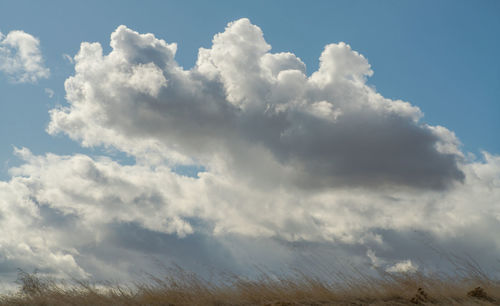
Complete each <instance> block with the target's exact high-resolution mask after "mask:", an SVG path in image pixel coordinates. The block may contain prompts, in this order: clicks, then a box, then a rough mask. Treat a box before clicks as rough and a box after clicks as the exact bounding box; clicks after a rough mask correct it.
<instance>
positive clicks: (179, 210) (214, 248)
mask: <svg viewBox="0 0 500 306" xmlns="http://www.w3.org/2000/svg"><path fill="white" fill-rule="evenodd" d="M270 50H271V46H270V45H269V44H268V43H267V42H266V41H265V40H264V36H263V33H262V31H261V29H260V28H259V27H257V26H255V25H252V24H251V23H250V21H249V20H248V19H241V20H238V21H235V22H232V23H229V24H228V26H227V28H226V29H225V31H224V32H222V33H219V34H217V35H215V36H214V39H213V43H212V46H211V47H210V48H201V49H200V50H199V55H198V60H197V62H196V65H195V66H194V67H193V68H192V69H190V70H185V69H183V68H182V67H180V66H179V65H178V64H177V63H176V61H175V53H176V51H177V46H176V44H175V43H167V42H165V41H164V40H161V39H158V38H156V37H155V36H154V35H153V34H139V33H137V32H135V31H133V30H131V29H128V28H127V27H125V26H120V27H118V28H117V29H116V31H115V32H113V33H112V35H111V52H110V53H108V54H104V53H103V49H102V47H101V45H100V44H98V43H82V45H81V48H80V51H79V52H78V54H77V55H76V56H75V57H74V61H75V74H74V75H73V76H72V77H70V78H68V79H67V80H66V82H65V88H66V95H67V96H66V97H67V101H68V105H67V106H62V107H58V108H55V109H53V110H51V111H50V118H51V119H50V123H49V125H48V127H47V131H48V132H49V133H51V134H57V133H64V134H66V135H68V136H69V137H70V138H72V139H74V140H76V141H78V142H80V143H81V144H82V145H83V146H87V147H95V146H105V147H112V148H115V149H117V150H120V151H123V152H125V153H127V154H129V155H130V156H132V157H134V158H135V160H136V163H134V164H132V165H121V164H119V163H117V162H116V161H113V160H112V159H110V158H109V157H94V158H91V157H89V156H86V155H70V156H58V155H54V154H46V155H41V156H37V155H34V154H32V153H31V152H30V151H29V150H28V149H19V150H17V151H16V152H17V154H18V155H19V156H20V157H21V158H22V159H23V160H24V163H23V164H21V165H20V166H18V167H16V168H13V169H11V172H10V173H11V176H12V178H11V180H10V181H9V182H3V183H2V185H0V192H1V193H3V196H2V199H5V202H2V205H3V206H1V207H0V209H4V210H5V211H6V212H5V213H7V212H8V213H10V214H12V215H13V216H12V218H9V220H10V221H8V224H7V223H5V225H4V226H5V228H7V229H8V232H10V233H15V232H16V231H18V230H19V231H22V232H23V234H22V235H20V236H17V237H16V239H14V238H13V237H14V236H13V234H12V235H10V236H9V235H5V236H4V237H2V238H1V239H4V240H3V241H2V240H0V243H1V246H0V255H2V254H7V252H8V250H14V251H15V252H17V253H19V254H27V255H25V256H24V257H22V256H20V255H19V256H18V255H16V257H15V258H21V259H22V261H21V262H19V263H17V262H14V261H7V265H8V266H9V267H10V266H12V265H14V264H18V265H28V264H29V265H31V266H34V265H36V263H37V260H38V259H39V258H53V261H51V262H48V261H47V260H45V261H41V262H42V264H43V265H45V266H46V269H47V271H48V272H50V273H56V272H54V271H56V269H58V267H59V266H63V267H64V269H63V270H58V273H60V274H67V275H79V276H81V277H87V276H99V275H102V276H103V277H105V276H106V275H107V274H106V273H105V272H110V273H112V275H117V277H123V278H126V277H130V275H131V273H134V272H138V271H137V270H134V267H137V266H138V265H143V266H144V267H146V266H148V265H149V266H151V265H152V262H155V260H153V259H151V258H147V256H145V254H149V255H151V254H153V255H151V256H153V257H156V256H158V257H160V258H162V259H163V260H165V261H169V260H172V261H175V262H178V263H179V262H180V263H181V264H182V263H186V264H188V263H191V264H193V263H195V262H196V263H201V264H202V265H204V266H212V265H213V266H214V267H219V268H227V269H236V270H238V269H240V268H241V267H242V266H245V265H247V264H251V263H258V264H270V265H274V266H276V265H278V263H279V262H280V261H283V262H285V263H287V264H293V265H294V266H297V265H300V264H301V263H302V264H303V266H307V264H306V263H307V260H305V259H304V258H311V257H310V255H311V254H310V253H308V252H310V250H316V251H317V253H316V255H315V256H318V257H319V258H320V259H321V260H323V261H325V262H327V263H332V264H333V261H332V259H331V257H332V256H330V255H331V254H332V252H333V251H332V250H333V249H334V250H335V252H334V253H335V255H336V256H339V257H342V258H349V259H350V260H355V261H357V262H358V263H365V264H370V263H372V264H373V265H383V266H384V268H385V269H387V270H388V271H415V270H416V269H418V267H420V266H421V265H417V264H416V263H415V258H417V257H418V258H426V257H430V255H428V254H427V253H425V251H421V250H420V249H418V248H417V247H415V246H414V245H415V243H414V241H412V239H415V238H416V237H418V234H416V233H425V235H428V236H429V237H430V238H429V239H430V240H431V241H432V243H435V244H439V245H445V246H449V247H450V249H457V248H458V249H460V250H466V251H467V250H474V249H475V248H476V247H478V246H481V247H482V248H483V249H487V250H488V252H484V253H483V254H480V255H478V256H479V257H480V258H479V260H480V261H481V262H485V263H490V262H494V261H495V259H496V256H498V254H500V253H499V251H500V249H499V247H500V240H499V239H498V237H497V236H496V235H495V234H494V233H496V232H498V230H500V222H499V221H500V206H498V203H500V201H499V200H500V157H499V156H495V155H491V154H489V153H487V152H484V153H483V157H482V159H480V160H477V161H474V162H467V161H466V159H465V158H464V154H463V153H462V152H461V150H460V142H459V140H458V139H457V137H456V136H455V135H454V133H453V132H452V131H449V130H448V129H446V128H444V127H441V126H430V125H427V124H425V123H423V122H421V120H422V119H421V118H422V112H421V111H420V110H419V109H418V108H417V107H415V106H413V105H411V104H410V103H408V102H404V101H401V100H391V99H387V98H384V97H383V96H382V95H381V94H379V93H377V92H376V91H375V90H374V89H373V87H371V86H369V85H367V80H368V77H369V76H371V75H372V74H373V71H372V70H371V67H370V64H369V63H368V60H367V59H366V58H365V57H364V56H363V55H361V54H359V53H358V52H356V51H354V50H352V49H351V47H350V46H349V45H347V44H345V43H338V44H330V45H327V46H326V47H325V49H324V51H323V53H322V54H321V56H320V66H319V69H318V71H316V72H313V73H312V74H311V75H309V76H308V75H307V74H306V67H305V64H304V63H303V62H302V61H301V60H300V59H299V58H298V57H296V56H295V55H294V54H292V53H271V52H270ZM179 165H184V166H186V165H187V166H190V165H191V166H196V167H199V168H200V169H204V170H203V171H201V172H199V173H198V175H197V177H187V176H183V175H180V174H178V173H176V172H175V171H174V170H173V169H175V167H177V166H179ZM0 222H7V221H5V220H4V219H0ZM20 224H23V226H24V227H25V228H24V230H21V229H20V227H21V225H20ZM25 224H26V225H25ZM464 233H467V234H466V235H465V236H464ZM9 237H10V238H9ZM39 237H50V239H48V238H47V239H40V238H39ZM470 237H476V238H475V239H469V238H470ZM477 237H479V238H477ZM3 245H5V246H7V247H2V246H3ZM367 249H368V250H369V252H368V253H367V252H366V250H367ZM263 250H265V252H261V251H263ZM22 252H25V253H22ZM186 254H189V255H186ZM325 254H327V255H325ZM375 254H377V256H375ZM2 256H5V255H2ZM304 256H305V257H304ZM249 257H252V258H249ZM9 258H14V257H9ZM23 258H24V259H23ZM116 258H121V260H120V262H119V263H117V262H116ZM221 258H222V259H221ZM12 260H13V259H12ZM252 261H253V262H252ZM193 265H194V266H196V264H193ZM0 268H2V265H0ZM59 269H62V268H59ZM135 269H136V268H135ZM108 275H109V274H108Z"/></svg>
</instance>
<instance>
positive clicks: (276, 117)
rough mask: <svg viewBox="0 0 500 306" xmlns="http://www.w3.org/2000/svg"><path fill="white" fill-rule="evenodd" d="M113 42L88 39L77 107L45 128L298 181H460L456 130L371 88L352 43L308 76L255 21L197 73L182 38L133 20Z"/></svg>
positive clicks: (228, 33)
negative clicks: (180, 46)
mask: <svg viewBox="0 0 500 306" xmlns="http://www.w3.org/2000/svg"><path fill="white" fill-rule="evenodd" d="M111 47H112V51H111V52H110V53H109V54H107V55H104V54H103V51H102V47H101V46H100V45H99V44H98V43H93V44H89V43H83V44H82V46H81V49H80V51H79V53H78V54H77V55H76V56H75V62H76V63H75V71H76V73H75V75H74V76H72V77H70V78H69V79H68V80H67V81H66V84H65V86H66V92H67V96H68V102H69V103H70V105H69V106H67V107H63V108H59V109H54V110H52V111H51V122H50V124H49V127H48V131H49V133H51V134H56V133H60V132H62V133H66V134H67V135H69V136H70V137H71V138H73V139H75V140H78V141H80V142H81V143H82V144H83V145H84V146H95V145H108V146H114V147H116V148H118V149H120V150H123V151H125V152H127V153H129V154H132V155H134V156H137V157H141V156H142V155H143V154H153V153H156V154H157V155H158V158H160V159H161V158H167V159H168V160H170V161H173V162H176V163H179V162H181V163H189V162H192V163H195V162H196V163H201V164H202V165H203V166H205V167H207V168H209V169H211V170H214V171H225V172H231V175H234V176H237V177H240V178H241V177H243V176H244V177H246V179H248V180H255V181H262V179H263V178H265V177H269V178H270V180H272V181H273V182H276V181H278V182H280V183H282V184H286V185H291V184H293V185H295V186H298V187H301V188H318V187H321V188H323V187H326V188H332V187H344V186H347V185H348V186H354V187H358V186H372V187H380V186H393V185H401V186H407V187H410V188H424V189H429V188H430V189H443V188H446V187H448V186H449V185H451V184H453V183H455V182H460V181H462V180H463V178H464V177H463V173H462V172H461V171H460V169H459V168H458V165H457V161H458V160H459V159H460V157H461V156H460V155H459V154H457V151H458V149H455V151H454V150H452V149H448V150H446V151H443V150H440V148H444V147H447V148H456V147H457V144H456V143H455V142H454V141H453V139H451V140H450V139H449V137H448V136H447V135H444V132H441V130H439V131H440V132H439V133H438V132H437V129H436V128H433V127H431V126H427V125H425V124H422V123H420V122H419V118H420V117H421V115H422V114H421V112H420V110H419V109H418V108H417V107H415V106H412V105H410V104H409V103H407V102H403V101H400V100H390V99H386V98H384V97H382V96H381V95H380V94H378V93H377V92H375V90H374V89H372V88H371V87H370V86H368V85H366V78H367V77H368V76H370V75H371V74H372V73H373V72H372V70H371V69H370V65H369V64H368V61H367V60H366V58H365V57H363V56H362V55H360V54H359V53H357V52H356V51H353V50H351V48H350V46H349V45H347V44H345V43H339V44H331V45H328V46H326V47H325V50H324V51H323V53H322V55H321V57H320V68H319V70H318V71H316V72H314V73H313V74H312V75H311V76H310V77H307V75H306V74H305V65H304V63H303V62H302V61H301V60H300V59H299V58H297V57H296V56H295V55H293V54H291V53H270V49H271V46H270V45H269V44H268V43H267V42H266V41H265V40H264V37H263V33H262V31H261V30H260V28H258V27H257V26H255V25H252V24H251V23H250V22H249V20H248V19H241V20H238V21H236V22H232V23H230V24H229V25H228V27H227V28H226V30H225V31H224V32H223V33H220V34H217V35H215V37H214V39H213V45H212V47H211V48H210V49H204V48H201V49H200V51H199V56H198V61H197V63H196V66H195V67H194V68H193V69H191V70H183V69H182V68H181V67H180V66H179V65H178V64H177V63H176V62H175V59H174V56H175V52H176V45H175V44H168V43H166V42H165V41H163V40H160V39H157V38H156V37H155V36H153V35H152V34H139V33H137V32H134V31H132V30H130V29H128V28H126V27H125V26H120V27H119V28H118V29H117V30H116V31H115V32H114V33H113V34H112V35H111ZM441 129H444V130H446V129H445V128H441ZM248 148H251V149H248ZM149 160H150V159H149ZM221 168H224V170H221ZM250 170H251V171H250Z"/></svg>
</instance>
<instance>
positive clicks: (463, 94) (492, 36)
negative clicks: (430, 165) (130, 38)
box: [0, 0, 500, 179]
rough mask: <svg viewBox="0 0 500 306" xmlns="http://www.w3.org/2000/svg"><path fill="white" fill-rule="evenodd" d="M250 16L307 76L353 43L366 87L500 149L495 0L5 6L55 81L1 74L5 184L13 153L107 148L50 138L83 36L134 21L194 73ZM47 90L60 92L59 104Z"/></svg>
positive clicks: (476, 146) (6, 22) (467, 140)
mask: <svg viewBox="0 0 500 306" xmlns="http://www.w3.org/2000/svg"><path fill="white" fill-rule="evenodd" d="M242 17H248V18H250V20H251V21H252V22H253V23H254V24H256V25H258V26H259V27H261V28H262V30H263V32H264V35H265V38H266V40H267V41H268V43H270V44H271V45H272V47H273V50H272V51H273V52H282V51H289V52H293V53H295V54H296V55H298V56H299V57H300V58H301V59H302V60H303V61H304V62H305V63H306V65H307V67H308V73H309V74H310V73H312V72H313V71H315V70H316V69H317V67H318V57H319V55H320V54H321V51H322V50H323V48H324V46H325V45H326V44H328V43H333V42H339V41H345V42H346V43H349V44H350V45H351V46H352V48H353V49H354V50H357V51H359V52H360V53H362V54H363V55H365V56H366V57H367V58H368V60H369V61H370V63H371V65H372V68H373V70H374V71H375V74H374V76H373V77H371V78H370V79H369V81H368V82H369V83H370V84H371V85H374V86H375V87H376V88H377V90H378V91H379V92H380V93H381V94H382V95H383V96H385V97H388V98H393V99H402V100H405V101H409V102H411V103H412V104H414V105H417V106H419V107H420V108H421V109H422V111H423V112H424V113H425V117H424V119H423V121H424V122H427V123H430V124H433V125H443V126H445V127H447V128H449V129H451V130H452V131H454V132H455V133H456V134H457V136H458V137H459V138H460V140H461V141H462V142H463V143H464V149H465V151H471V152H474V153H477V152H478V151H479V150H482V149H484V150H487V151H489V152H492V153H496V154H498V153H500V140H499V139H500V138H499V137H498V135H497V134H498V132H500V119H499V118H500V60H499V57H498V55H499V54H500V35H499V34H498V33H500V1H497V0H489V1H488V0H483V1H460V0H441V1H434V0H422V1H409V0H392V1H357V0H346V1H276V0H275V1H246V2H244V1H116V0H108V1H79V2H77V1H61V0H57V1H56V0H54V1H10V0H6V1H1V2H0V31H1V32H3V33H4V34H6V33H8V32H9V31H11V30H16V29H20V30H24V31H25V32H28V33H30V34H33V35H34V36H36V37H38V38H39V39H40V41H41V49H42V52H43V55H44V58H45V61H46V65H47V67H49V68H50V69H51V73H52V74H51V77H50V79H48V80H41V81H40V82H38V84H35V85H32V84H12V83H10V82H9V81H8V80H7V78H6V77H5V76H4V75H1V74H0V162H1V163H2V164H3V167H2V171H0V179H3V178H5V177H6V172H5V170H6V169H7V168H8V167H9V166H11V165H12V163H14V162H13V156H12V148H13V146H17V147H23V146H24V147H28V148H29V149H30V150H32V151H33V152H34V153H35V154H43V153H45V152H53V153H57V154H71V153H73V152H82V153H89V154H96V155H99V154H100V153H101V152H103V151H102V150H100V149H99V148H98V149H94V150H89V149H84V148H81V147H80V146H79V145H78V144H77V143H75V142H73V141H71V140H69V139H68V138H67V137H66V136H64V135H61V136H57V137H53V136H50V135H47V134H46V132H45V127H46V125H47V123H48V121H49V116H48V110H49V109H51V108H53V107H54V106H55V105H60V104H61V105H65V100H64V80H65V79H66V78H67V77H68V76H70V75H72V74H73V67H72V65H71V64H70V63H69V62H68V61H67V60H65V59H64V58H63V54H69V55H71V56H73V55H75V54H76V52H78V49H79V47H80V43H81V42H82V41H91V42H94V41H96V42H100V43H101V44H102V45H103V47H104V50H105V52H109V50H110V47H109V36H110V34H111V32H112V31H113V30H114V29H115V28H116V27H117V26H118V25H120V24H125V25H127V26H128V27H130V28H132V29H134V30H136V31H138V32H141V33H145V32H151V33H154V34H155V35H156V36H157V37H159V38H162V39H165V40H166V41H167V42H177V43H178V52H177V56H176V59H177V61H178V62H179V63H180V64H181V65H182V66H184V67H185V68H190V67H192V66H193V65H194V63H195V61H196V56H197V52H198V48H199V47H209V46H210V44H211V40H212V37H213V35H214V34H215V33H218V32H221V31H223V29H224V27H225V26H226V24H227V23H228V22H230V21H233V20H236V19H238V18H242ZM45 88H51V89H52V90H54V91H55V96H54V97H53V98H49V97H48V96H47V95H46V94H45V92H44V89H45ZM104 153H105V152H104ZM123 160H124V162H127V158H125V157H124V159H123ZM193 171H197V170H196V169H194V170H193ZM193 173H194V172H193Z"/></svg>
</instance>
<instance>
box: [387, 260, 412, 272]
mask: <svg viewBox="0 0 500 306" xmlns="http://www.w3.org/2000/svg"><path fill="white" fill-rule="evenodd" d="M417 270H418V266H416V265H414V264H413V263H412V262H411V260H409V259H408V260H404V261H400V262H398V263H396V264H395V265H394V266H391V267H389V268H387V270H386V271H387V272H391V273H415V272H417Z"/></svg>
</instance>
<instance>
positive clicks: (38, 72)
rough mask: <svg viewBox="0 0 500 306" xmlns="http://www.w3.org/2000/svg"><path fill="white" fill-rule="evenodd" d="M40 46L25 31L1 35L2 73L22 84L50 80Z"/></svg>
mask: <svg viewBox="0 0 500 306" xmlns="http://www.w3.org/2000/svg"><path fill="white" fill-rule="evenodd" d="M39 45H40V41H39V40H38V39H37V38H35V37H33V36H32V35H30V34H28V33H26V32H23V31H11V32H9V33H8V34H7V36H4V35H3V34H2V33H0V71H1V72H3V73H5V74H6V75H7V76H9V77H10V78H11V79H12V80H13V81H15V82H20V83H26V82H30V83H35V82H36V81H38V80H39V79H44V78H48V77H49V75H50V71H49V69H48V68H46V67H45V66H44V63H43V58H42V53H41V51H40V48H39Z"/></svg>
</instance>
